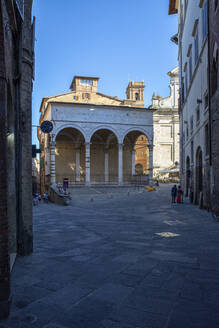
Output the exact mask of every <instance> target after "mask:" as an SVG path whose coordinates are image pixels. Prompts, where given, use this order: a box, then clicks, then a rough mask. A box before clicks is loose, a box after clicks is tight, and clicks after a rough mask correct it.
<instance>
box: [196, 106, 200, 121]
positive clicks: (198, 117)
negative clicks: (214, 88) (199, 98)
mask: <svg viewBox="0 0 219 328" xmlns="http://www.w3.org/2000/svg"><path fill="white" fill-rule="evenodd" d="M199 121H200V108H199V106H198V107H197V108H196V123H197V124H198V123H199Z"/></svg>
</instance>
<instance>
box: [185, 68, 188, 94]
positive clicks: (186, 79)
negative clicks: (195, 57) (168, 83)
mask: <svg viewBox="0 0 219 328" xmlns="http://www.w3.org/2000/svg"><path fill="white" fill-rule="evenodd" d="M187 92H188V74H187V71H186V72H185V96H187Z"/></svg>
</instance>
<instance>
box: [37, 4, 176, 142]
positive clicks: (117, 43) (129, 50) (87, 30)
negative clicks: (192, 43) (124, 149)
mask: <svg viewBox="0 0 219 328" xmlns="http://www.w3.org/2000/svg"><path fill="white" fill-rule="evenodd" d="M168 2H169V1H168V0H156V1H149V0H136V1H133V0H110V1H109V0H92V1H91V0H83V1H80V0H78V1H72V0H62V1H60V0H35V1H34V6H33V15H34V16H36V43H35V56H36V65H35V82H34V91H33V125H37V124H39V123H38V122H39V107H40V103H41V100H42V98H43V97H46V96H51V95H55V94H60V93H64V92H68V91H69V86H70V83H71V81H72V78H73V76H74V75H91V76H98V77H100V81H99V91H100V92H102V93H105V94H108V95H111V96H118V97H119V98H122V99H124V98H125V89H126V86H127V84H128V81H129V80H134V81H142V80H144V81H145V85H146V88H145V106H149V105H150V104H151V97H152V94H153V92H154V91H155V92H157V93H159V94H160V95H161V96H163V97H165V96H168V95H169V88H168V83H169V78H168V76H167V72H168V71H170V70H171V69H172V68H174V67H175V66H176V65H177V47H176V45H174V44H173V43H172V42H171V41H170V37H171V36H172V35H173V34H175V33H176V31H177V21H176V19H177V17H176V16H175V15H174V16H168ZM33 143H37V138H36V129H35V128H33Z"/></svg>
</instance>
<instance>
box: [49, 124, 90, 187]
mask: <svg viewBox="0 0 219 328" xmlns="http://www.w3.org/2000/svg"><path fill="white" fill-rule="evenodd" d="M56 132H57V131H56ZM55 171H56V172H55V177H56V183H57V184H58V185H62V184H63V181H64V179H68V182H69V186H71V185H72V184H75V183H83V182H84V181H85V171H86V168H85V137H84V134H83V133H82V132H81V131H80V130H79V129H78V128H77V127H75V126H72V125H65V126H64V128H63V126H62V129H61V128H60V129H59V130H58V132H57V133H56V137H55Z"/></svg>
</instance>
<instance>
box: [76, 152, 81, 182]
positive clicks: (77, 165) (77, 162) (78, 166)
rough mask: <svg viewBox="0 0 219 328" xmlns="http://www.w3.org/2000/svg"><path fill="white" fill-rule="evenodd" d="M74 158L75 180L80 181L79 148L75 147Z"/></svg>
mask: <svg viewBox="0 0 219 328" xmlns="http://www.w3.org/2000/svg"><path fill="white" fill-rule="evenodd" d="M75 156H76V159H75V166H76V167H75V171H76V182H80V181H81V174H80V173H81V172H80V148H77V149H76V155H75Z"/></svg>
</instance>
